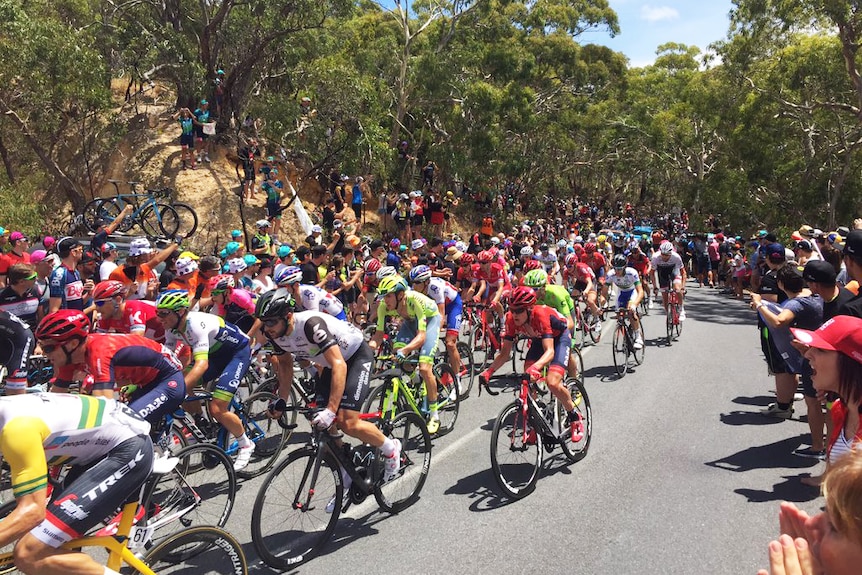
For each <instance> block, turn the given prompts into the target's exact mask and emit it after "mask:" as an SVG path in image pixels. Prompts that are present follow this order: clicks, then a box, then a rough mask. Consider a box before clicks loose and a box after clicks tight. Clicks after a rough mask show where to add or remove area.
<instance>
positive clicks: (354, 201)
mask: <svg viewBox="0 0 862 575" xmlns="http://www.w3.org/2000/svg"><path fill="white" fill-rule="evenodd" d="M364 181H365V179H364V178H363V177H362V176H358V177H357V178H356V181H355V182H354V184H353V190H352V193H351V196H350V207H351V208H353V217H355V218H356V221H358V222H361V221H362V204H363V203H364V202H363V200H362V182H364Z"/></svg>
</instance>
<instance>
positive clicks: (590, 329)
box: [585, 314, 602, 343]
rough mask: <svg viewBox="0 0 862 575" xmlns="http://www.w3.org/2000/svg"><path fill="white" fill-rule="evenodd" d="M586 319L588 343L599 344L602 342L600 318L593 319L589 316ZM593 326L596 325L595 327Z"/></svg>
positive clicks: (591, 315)
mask: <svg viewBox="0 0 862 575" xmlns="http://www.w3.org/2000/svg"><path fill="white" fill-rule="evenodd" d="M585 317H586V320H585V321H586V323H587V333H588V334H589V336H590V341H592V342H593V343H599V342H600V341H601V340H602V318H601V316H599V317H598V318H595V317H593V314H589V315H587V316H585ZM595 324H598V326H596V325H595Z"/></svg>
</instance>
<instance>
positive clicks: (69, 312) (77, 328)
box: [35, 309, 90, 341]
mask: <svg viewBox="0 0 862 575" xmlns="http://www.w3.org/2000/svg"><path fill="white" fill-rule="evenodd" d="M88 333H90V320H89V318H87V316H86V315H84V312H82V311H79V310H76V309H61V310H60V311H55V312H54V313H49V314H48V315H46V316H45V317H43V318H42V321H40V322H39V326H38V327H37V328H36V333H35V336H36V339H38V340H54V341H68V340H70V339H72V338H75V337H79V338H85V337H87V334H88Z"/></svg>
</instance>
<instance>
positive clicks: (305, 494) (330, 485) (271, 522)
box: [251, 447, 344, 571]
mask: <svg viewBox="0 0 862 575" xmlns="http://www.w3.org/2000/svg"><path fill="white" fill-rule="evenodd" d="M314 462H315V451H314V450H313V449H311V448H309V447H306V448H303V449H298V450H296V451H293V452H292V453H290V454H289V455H288V456H287V457H285V458H284V459H282V460H281V462H279V463H278V465H276V466H275V468H273V470H272V471H270V472H269V474H268V475H267V476H266V478H265V479H264V480H263V484H262V485H261V486H260V490H259V491H258V492H257V497H256V498H255V500H254V507H253V508H252V514H251V539H252V542H253V543H254V548H255V550H257V553H258V555H260V558H261V559H263V562H264V563H266V564H267V565H269V566H270V567H273V568H274V569H278V570H279V571H287V570H288V569H291V568H294V567H297V566H298V565H301V564H302V563H305V562H306V561H308V560H309V559H311V558H313V557H314V556H316V555H317V554H318V553H320V551H321V549H322V548H323V546H324V545H325V544H326V542H327V541H329V538H330V537H331V536H332V532H333V531H334V530H335V524H336V523H337V522H338V516H339V515H340V514H341V506H340V505H336V506H335V508H334V509H333V511H332V513H327V512H326V504H327V503H328V502H329V500H330V499H331V498H333V497H335V500H336V501H341V500H342V493H343V490H344V486H343V485H342V483H341V471H339V469H338V463H337V462H336V461H335V458H334V457H333V456H332V455H330V454H326V455H325V456H324V457H323V460H322V461H321V466H320V472H319V473H318V474H317V480H316V481H315V483H314V484H311V480H312V475H313V471H314Z"/></svg>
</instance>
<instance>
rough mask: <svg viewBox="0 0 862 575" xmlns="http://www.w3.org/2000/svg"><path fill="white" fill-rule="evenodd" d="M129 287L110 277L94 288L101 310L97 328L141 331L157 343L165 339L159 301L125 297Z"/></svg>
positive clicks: (109, 330) (94, 297) (110, 331)
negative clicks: (158, 307)
mask: <svg viewBox="0 0 862 575" xmlns="http://www.w3.org/2000/svg"><path fill="white" fill-rule="evenodd" d="M127 290H128V288H127V287H126V286H124V285H123V283H122V282H118V281H114V280H107V281H103V282H99V283H98V284H96V287H95V288H94V289H93V305H94V307H95V309H96V310H97V311H98V312H99V323H98V324H96V331H99V332H105V333H129V334H132V335H142V336H144V337H146V338H148V339H151V340H153V341H156V342H158V343H164V341H165V328H164V326H163V325H162V322H160V321H159V319H158V317H156V305H155V303H153V302H151V301H146V300H130V301H126V293H127Z"/></svg>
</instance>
